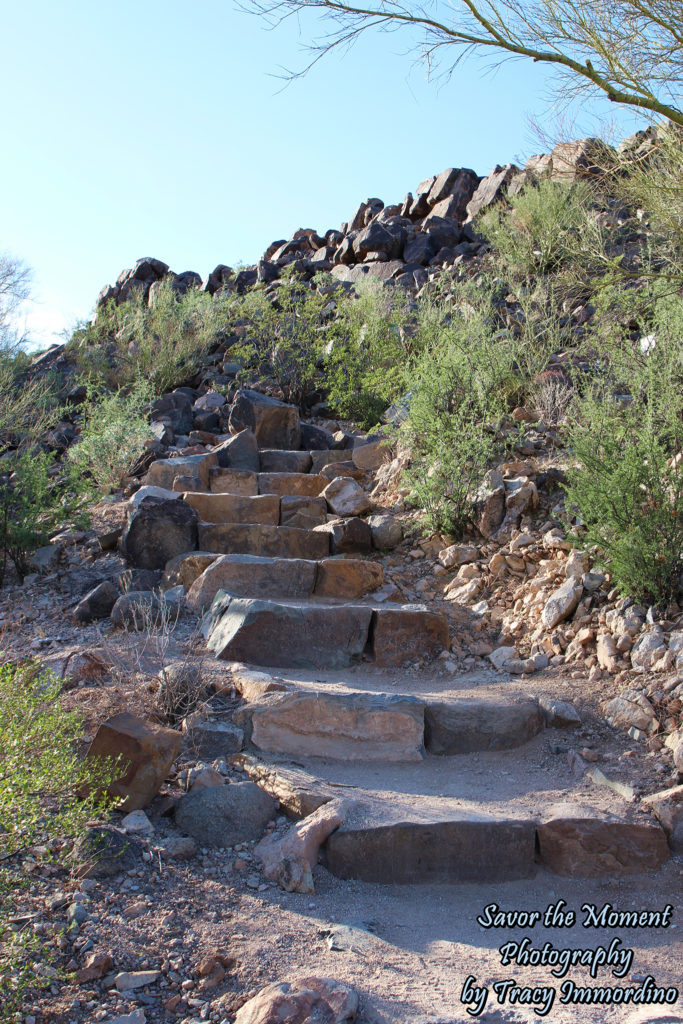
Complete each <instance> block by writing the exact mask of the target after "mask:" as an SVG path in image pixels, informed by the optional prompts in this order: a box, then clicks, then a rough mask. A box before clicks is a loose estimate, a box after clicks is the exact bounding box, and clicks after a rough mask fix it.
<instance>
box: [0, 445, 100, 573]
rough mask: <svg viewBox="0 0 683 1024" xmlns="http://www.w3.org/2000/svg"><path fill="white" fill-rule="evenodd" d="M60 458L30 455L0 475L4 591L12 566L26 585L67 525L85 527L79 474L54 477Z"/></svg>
mask: <svg viewBox="0 0 683 1024" xmlns="http://www.w3.org/2000/svg"><path fill="white" fill-rule="evenodd" d="M53 466H54V458H53V456H52V455H50V454H47V453H45V452H42V451H39V450H32V451H31V450H27V451H23V452H21V454H19V455H16V456H14V457H13V458H12V459H8V460H5V461H4V462H3V472H2V473H0V585H1V584H2V582H3V578H4V575H5V572H6V569H7V563H8V560H11V561H12V562H13V563H14V567H15V569H16V571H17V574H18V575H19V577H20V578H21V579H23V578H24V576H26V574H27V573H28V572H29V569H30V559H31V555H32V554H33V552H34V551H35V550H36V549H37V548H39V547H41V546H42V545H43V544H46V543H47V540H48V538H49V536H50V534H52V533H54V532H55V530H56V529H57V528H58V527H59V526H62V525H64V524H65V523H67V522H78V523H81V524H83V523H85V522H86V520H87V513H86V511H85V500H86V497H85V494H84V492H83V489H82V487H81V485H80V481H79V480H78V477H77V475H76V474H71V473H59V475H54V474H53V472H52V469H53Z"/></svg>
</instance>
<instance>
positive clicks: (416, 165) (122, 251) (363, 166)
mask: <svg viewBox="0 0 683 1024" xmlns="http://www.w3.org/2000/svg"><path fill="white" fill-rule="evenodd" d="M0 16H1V17H0V26H1V28H0V89H1V95H2V104H1V111H0V127H1V136H0V137H1V138H2V148H3V156H2V160H1V161H0V251H9V252H10V253H11V254H12V255H13V256H15V257H17V258H20V259H22V260H23V261H24V262H25V263H27V264H28V265H30V266H31V267H32V268H33V271H34V288H33V292H34V298H35V302H34V303H33V305H32V307H31V309H30V310H29V311H28V318H29V319H28V323H29V327H30V329H31V331H32V333H33V335H34V338H35V340H36V341H38V342H40V343H42V344H43V345H44V344H47V343H49V342H51V341H53V340H55V338H54V337H53V336H52V332H53V331H59V330H60V329H63V328H64V327H68V326H70V325H72V324H73V323H74V322H75V320H76V319H78V318H85V317H87V316H88V315H89V314H90V312H91V310H92V308H93V304H94V301H95V298H96V296H97V293H98V291H99V290H100V288H101V287H102V286H103V285H104V284H107V283H110V282H113V281H114V280H115V278H116V277H117V276H118V274H119V272H120V271H121V270H122V269H123V268H124V267H129V266H131V265H132V264H133V263H134V262H135V260H136V259H138V258H139V257H141V256H156V257H158V258H160V259H162V260H164V261H165V262H167V263H169V264H170V266H171V267H172V269H173V270H176V271H182V270H196V271H198V272H199V273H200V274H202V276H205V275H206V274H207V273H208V272H209V271H210V270H211V269H212V268H213V267H214V266H215V265H216V264H217V263H227V264H230V265H234V264H235V263H238V262H242V263H252V262H255V261H256V259H257V258H258V257H259V255H260V254H261V253H262V252H263V250H264V249H265V248H266V246H267V245H268V244H269V243H270V242H271V241H272V240H274V239H276V238H288V237H289V236H290V235H291V234H292V233H293V232H294V231H295V230H296V229H297V228H299V227H314V228H317V229H318V230H319V231H324V230H326V229H327V228H329V227H339V224H340V223H341V222H342V221H343V220H346V219H347V218H348V217H349V216H350V215H351V213H352V211H353V209H354V208H355V206H356V205H357V203H358V202H360V201H361V200H363V199H365V198H367V197H368V196H379V197H380V198H382V199H383V200H384V201H385V202H386V203H388V202H397V201H400V200H401V199H402V198H403V197H404V195H405V193H406V192H408V191H409V190H411V189H414V188H415V186H416V185H417V184H418V183H419V182H420V181H421V180H422V179H423V178H425V177H427V176H428V175H430V174H434V173H437V172H439V171H441V170H443V169H444V168H446V167H452V166H464V167H473V168H474V169H475V170H476V171H477V172H478V173H479V174H485V173H488V171H489V170H490V169H491V167H492V166H493V165H494V164H496V163H505V162H507V161H509V160H515V159H517V160H520V159H524V158H525V157H527V156H529V155H530V154H531V153H534V152H538V151H539V148H541V147H540V144H539V142H538V139H537V138H535V136H534V132H533V130H532V129H531V128H530V126H529V118H530V117H531V118H536V119H540V120H541V121H542V122H543V123H545V124H546V126H548V127H549V128H550V130H551V132H552V130H553V125H552V124H550V123H549V122H548V121H547V120H545V121H544V115H545V112H546V111H547V102H546V89H547V83H548V77H547V73H546V72H544V70H543V69H542V68H540V67H539V66H538V65H534V64H531V63H526V62H522V61H517V62H514V63H508V64H505V65H503V67H502V68H500V69H498V70H497V71H495V72H494V73H487V72H486V68H485V66H484V65H482V63H481V62H480V61H478V60H476V59H470V60H468V62H466V63H464V64H462V65H461V66H460V67H459V68H458V70H457V72H456V73H455V74H454V76H453V77H452V78H451V79H450V81H447V82H445V83H438V82H437V83H434V82H428V81H427V80H426V76H425V69H424V67H423V66H422V65H419V66H415V65H414V63H413V60H412V57H411V55H410V47H411V41H412V40H411V38H410V37H409V36H408V35H404V34H400V33H393V34H390V35H387V34H374V35H372V36H369V35H368V36H366V37H365V38H364V39H363V40H362V41H361V43H360V44H359V45H357V46H355V47H354V48H353V49H352V50H351V51H349V52H348V53H346V54H342V53H339V54H335V55H333V56H331V57H329V58H327V59H325V60H323V61H322V62H321V63H320V64H319V65H318V66H317V67H316V68H315V69H314V70H313V71H312V72H311V73H310V74H309V75H308V76H306V77H305V78H303V79H300V80H297V81H295V82H294V83H292V84H290V85H289V86H287V88H285V89H284V90H283V89H282V82H281V81H280V80H278V79H277V78H276V77H273V76H274V75H276V74H277V72H278V69H280V68H281V67H282V66H286V67H289V68H300V67H302V66H303V65H304V64H305V63H306V54H305V52H304V51H303V49H302V38H301V37H300V35H299V26H297V24H296V22H294V21H292V22H290V23H288V24H286V25H283V26H280V27H279V28H277V29H275V30H273V31H267V30H264V27H263V24H262V23H261V22H260V21H259V20H258V19H257V18H255V17H253V16H250V15H247V14H244V13H241V12H240V11H239V10H238V9H237V7H236V6H235V5H234V4H233V3H232V2H231V0H225V2H221V0H192V2H187V0H163V2H161V0H143V2H140V0H117V2H116V3H115V4H114V3H105V2H102V0H62V2H60V3H56V2H55V0H21V2H20V3H17V2H16V0H0ZM313 28H314V26H313V24H312V23H311V22H308V23H305V24H304V25H302V26H301V29H302V32H303V36H304V38H305V39H310V36H311V31H312V30H313ZM588 113H589V112H588V111H586V112H585V115H586V116H583V115H582V116H581V118H580V120H579V122H578V123H577V125H576V134H586V133H588V132H590V131H592V130H593V129H594V125H593V124H591V123H590V121H589V119H588ZM609 113H613V111H609ZM635 127H636V123H635V122H634V121H633V120H632V119H628V118H627V117H624V118H623V119H622V121H621V123H620V125H619V128H620V129H623V131H620V134H624V135H625V134H628V132H630V131H633V130H634V128H635Z"/></svg>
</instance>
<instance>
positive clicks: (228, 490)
mask: <svg viewBox="0 0 683 1024" xmlns="http://www.w3.org/2000/svg"><path fill="white" fill-rule="evenodd" d="M209 487H210V490H211V491H212V492H213V493H214V494H241V495H242V496H243V497H245V498H247V497H252V496H254V495H256V494H258V474H257V473H254V472H253V471H250V470H248V469H222V468H215V469H212V470H211V473H210V474H209Z"/></svg>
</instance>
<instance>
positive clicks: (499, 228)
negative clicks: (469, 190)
mask: <svg viewBox="0 0 683 1024" xmlns="http://www.w3.org/2000/svg"><path fill="white" fill-rule="evenodd" d="M592 198H593V197H592V193H591V189H590V187H589V185H587V184H585V183H581V182H579V183H576V184H574V185H572V186H568V185H563V184H559V183H557V182H553V181H550V180H548V179H543V180H541V181H540V182H539V183H538V184H535V185H527V186H526V187H525V188H524V189H522V191H520V192H518V193H517V194H516V195H514V196H512V197H511V199H510V205H509V208H508V209H506V208H505V207H504V206H502V205H498V206H494V207H493V208H492V209H490V210H488V211H487V212H486V213H485V214H484V215H483V216H482V217H481V218H480V219H479V222H478V227H479V229H480V231H481V232H482V234H483V235H484V236H485V237H486V238H487V239H488V241H489V242H490V243H491V244H492V246H493V247H494V249H495V254H496V258H497V259H498V260H499V261H500V263H501V265H502V267H503V268H504V270H505V271H506V272H507V273H509V274H510V275H512V276H513V277H515V278H518V279H519V278H527V277H534V276H536V275H542V274H549V273H552V272H554V271H557V270H559V269H560V268H562V267H563V266H566V265H567V264H570V263H571V264H572V265H573V266H574V267H576V266H577V265H578V264H579V263H583V262H586V261H588V260H589V259H590V256H591V250H592V249H594V250H595V251H596V252H597V251H599V250H600V249H601V247H602V242H601V239H602V235H601V231H600V228H599V227H598V224H597V221H596V220H595V218H593V217H592V216H591V213H590V207H591V202H592Z"/></svg>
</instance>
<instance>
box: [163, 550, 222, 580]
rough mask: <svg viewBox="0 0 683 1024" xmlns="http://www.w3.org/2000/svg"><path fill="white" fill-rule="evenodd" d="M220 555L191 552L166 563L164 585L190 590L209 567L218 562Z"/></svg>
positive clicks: (206, 552)
mask: <svg viewBox="0 0 683 1024" xmlns="http://www.w3.org/2000/svg"><path fill="white" fill-rule="evenodd" d="M218 557H219V556H218V555H213V554H211V553H210V552H208V551H190V552H188V553H187V554H186V555H178V556H177V558H172V559H171V561H170V562H167V563H166V569H165V570H164V585H165V586H167V587H177V586H179V585H181V586H183V587H185V588H186V589H189V588H190V587H191V586H192V584H193V583H194V581H195V580H196V579H198V578H199V577H200V576H201V574H202V573H203V572H205V570H206V569H208V568H209V566H210V565H211V564H212V563H213V562H215V561H216V559H217V558H218Z"/></svg>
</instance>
